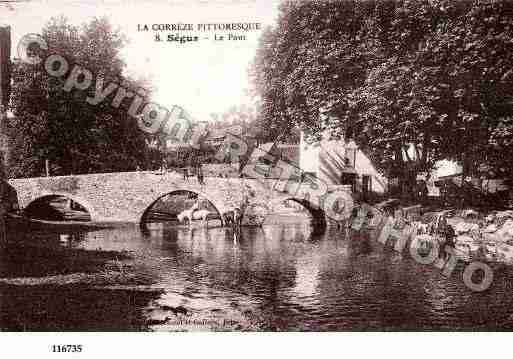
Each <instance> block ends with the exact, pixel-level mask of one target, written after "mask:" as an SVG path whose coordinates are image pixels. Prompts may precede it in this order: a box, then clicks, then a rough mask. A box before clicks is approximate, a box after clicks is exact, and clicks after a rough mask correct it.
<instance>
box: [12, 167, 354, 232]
mask: <svg viewBox="0 0 513 359" xmlns="http://www.w3.org/2000/svg"><path fill="white" fill-rule="evenodd" d="M9 183H10V184H11V185H12V186H13V187H14V189H15V190H16V192H17V195H18V204H19V208H21V209H24V208H26V207H27V206H28V205H29V204H30V203H32V202H33V201H35V200H38V199H41V198H43V197H46V196H55V195H58V196H65V197H68V198H70V199H72V200H73V201H75V202H77V203H79V204H80V205H82V206H83V207H84V208H86V209H87V211H88V212H89V214H90V216H91V220H92V221H94V222H135V223H139V222H141V221H142V219H143V217H144V215H145V213H146V211H147V210H148V209H149V208H150V207H151V206H152V204H154V203H155V202H156V201H157V200H158V199H160V198H162V197H163V196H166V195H168V194H170V193H173V192H175V191H190V192H194V193H197V194H198V195H199V196H201V197H202V198H204V199H206V200H208V201H209V202H210V203H211V204H212V205H213V206H214V207H215V208H216V209H217V211H218V212H219V213H220V214H221V213H223V212H225V211H226V210H229V209H231V208H234V207H239V208H243V207H242V204H243V203H247V205H246V206H245V207H244V208H246V210H245V213H244V215H243V223H244V224H247V225H260V224H262V223H263V221H264V219H265V216H266V215H269V213H272V212H273V211H274V210H275V208H276V207H277V206H278V205H279V204H280V203H283V201H285V200H294V201H296V202H298V203H301V204H302V205H303V206H304V207H306V208H307V209H308V210H309V211H310V212H311V214H312V216H313V218H314V220H315V221H317V223H319V224H322V225H326V224H327V223H329V222H331V221H330V220H326V218H327V217H326V213H325V211H324V208H323V205H322V204H320V203H321V202H319V201H318V200H316V199H314V197H313V196H316V195H317V194H316V193H310V192H312V191H315V186H313V187H312V188H311V189H308V188H309V187H308V188H307V190H306V191H304V190H303V191H302V192H301V193H300V194H299V195H298V191H297V187H298V184H296V185H293V186H290V183H286V182H277V181H276V180H274V181H272V180H265V181H260V180H257V179H246V178H217V177H215V178H214V177H211V178H209V177H207V178H205V180H204V184H200V183H199V182H198V180H197V179H196V178H189V179H187V180H186V179H184V178H183V175H181V174H178V173H176V172H166V173H160V172H119V173H102V174H87V175H73V176H59V177H39V178H23V179H12V180H9ZM286 185H288V187H294V188H295V189H294V190H293V191H294V192H295V193H292V192H293V191H292V190H291V189H290V188H286V187H287V186H286ZM302 187H303V188H306V187H305V186H302ZM279 188H281V189H279ZM308 191H310V192H308ZM337 191H338V192H339V194H338V195H337V198H339V199H340V198H342V200H343V202H344V204H343V205H342V207H343V211H344V216H347V215H348V214H349V213H350V210H351V209H352V206H353V202H352V198H351V196H350V194H349V193H347V192H345V189H344V190H342V192H341V190H340V189H338V190H337ZM331 197H333V196H331ZM316 198H317V197H316ZM329 202H330V205H333V201H332V200H331V201H329ZM338 205H339V207H340V203H339V204H338Z"/></svg>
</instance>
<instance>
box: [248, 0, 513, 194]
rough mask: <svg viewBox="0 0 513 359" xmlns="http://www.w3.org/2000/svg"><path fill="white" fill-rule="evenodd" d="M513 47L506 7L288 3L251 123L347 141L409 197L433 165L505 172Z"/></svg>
mask: <svg viewBox="0 0 513 359" xmlns="http://www.w3.org/2000/svg"><path fill="white" fill-rule="evenodd" d="M512 38H513V4H512V3H511V2H508V1H506V0H496V1H486V2H485V1H474V2H471V1H462V2H452V1H446V0H429V1H428V0H422V1H407V0H404V1H399V0H397V1H392V0H389V1H376V0H375V1H371V0H368V1H341V0H340V1H337V0H333V1H326V2H317V1H309V0H303V1H286V2H284V3H283V4H282V6H281V8H280V16H279V18H278V24H277V25H276V26H275V27H274V28H270V29H267V30H266V31H265V32H264V34H263V35H262V38H261V40H260V45H259V48H258V50H257V54H256V57H255V61H254V64H253V66H252V69H251V75H252V82H253V93H254V95H255V96H256V97H257V98H258V100H259V103H260V117H259V121H260V122H261V123H262V124H263V126H262V127H263V128H268V129H269V131H270V132H274V133H276V132H277V131H281V132H287V131H290V130H291V128H293V127H294V126H297V127H300V128H301V129H303V130H305V131H306V132H307V134H309V136H310V137H312V138H314V139H316V138H318V137H319V136H320V134H321V133H323V132H325V131H326V130H329V132H330V133H331V134H332V136H334V137H340V136H345V137H352V138H354V139H355V140H356V141H357V143H358V144H359V145H360V147H361V148H362V149H363V150H364V151H366V152H367V153H369V155H370V156H371V157H372V158H373V159H374V160H375V164H376V165H377V167H378V168H379V169H381V171H382V172H385V173H386V174H387V175H389V176H399V177H402V178H403V179H405V180H404V183H405V184H406V185H407V186H410V187H411V185H412V184H414V183H415V177H416V174H417V173H418V172H419V171H429V170H430V169H431V168H432V166H433V164H434V163H435V162H436V161H437V160H439V159H454V160H457V161H459V162H460V163H462V164H463V165H464V169H465V172H466V173H468V174H472V175H473V174H477V172H478V168H479V167H480V165H481V164H483V163H487V164H492V166H493V167H494V168H495V169H496V170H499V169H500V168H503V169H504V168H506V167H507V166H506V163H505V161H504V158H507V157H504V156H503V155H504V154H510V153H511V149H510V146H509V144H511V143H512V139H511V135H512V133H513V131H512V128H511V124H512V123H511V113H512V100H511V99H512V95H513V93H512V92H513V86H512V83H511V81H513V61H512V60H513V58H512V56H513V51H512V50H513V42H512V41H511V39H512ZM413 154H415V156H413ZM412 157H414V158H412ZM509 167H511V166H509ZM506 172H508V171H502V173H504V174H506ZM509 172H510V174H509V176H511V171H509ZM405 192H412V191H411V188H405Z"/></svg>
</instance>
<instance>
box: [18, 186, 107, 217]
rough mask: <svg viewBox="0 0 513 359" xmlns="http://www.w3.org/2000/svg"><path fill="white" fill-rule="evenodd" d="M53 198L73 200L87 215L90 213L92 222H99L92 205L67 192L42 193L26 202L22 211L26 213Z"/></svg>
mask: <svg viewBox="0 0 513 359" xmlns="http://www.w3.org/2000/svg"><path fill="white" fill-rule="evenodd" d="M52 197H64V198H68V199H71V200H72V201H73V202H76V203H78V204H79V205H80V206H82V207H83V208H84V209H85V210H86V211H87V213H89V216H90V217H91V218H90V220H91V222H94V221H97V220H98V218H99V216H98V212H97V211H96V209H95V208H94V207H93V206H92V205H91V203H90V202H89V201H87V200H85V199H84V198H82V197H80V196H76V195H74V194H70V193H67V192H42V193H39V194H37V195H36V196H33V197H31V198H30V199H29V200H27V201H26V204H25V205H24V206H23V208H22V210H23V211H26V210H27V209H30V207H31V206H33V205H35V204H36V203H37V202H39V201H43V200H44V199H50V198H52Z"/></svg>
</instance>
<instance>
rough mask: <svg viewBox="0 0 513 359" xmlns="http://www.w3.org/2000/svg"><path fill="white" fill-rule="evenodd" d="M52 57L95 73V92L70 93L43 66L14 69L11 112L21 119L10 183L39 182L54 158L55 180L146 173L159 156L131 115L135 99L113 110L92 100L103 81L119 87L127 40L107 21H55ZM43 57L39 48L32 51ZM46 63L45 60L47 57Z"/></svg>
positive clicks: (50, 35)
mask: <svg viewBox="0 0 513 359" xmlns="http://www.w3.org/2000/svg"><path fill="white" fill-rule="evenodd" d="M42 35H43V37H44V38H45V39H46V41H47V43H48V45H49V49H48V53H56V54H59V55H61V56H64V57H65V58H66V60H67V61H68V63H69V64H70V69H69V71H71V69H72V68H73V66H74V64H78V65H80V66H83V67H85V68H87V69H89V70H90V71H91V72H92V73H93V82H92V85H91V86H90V87H89V89H87V90H85V91H82V90H76V89H75V90H72V91H70V92H66V91H64V90H63V84H64V81H65V79H66V77H67V75H65V76H63V78H62V79H61V78H55V77H51V76H49V75H48V74H47V73H46V71H45V69H44V67H43V64H42V63H41V64H39V65H31V64H25V63H22V62H15V63H14V64H13V88H12V98H11V107H12V111H13V113H14V115H15V117H14V118H12V119H10V121H9V123H8V132H9V135H10V138H11V153H10V156H9V164H8V168H9V171H10V176H11V177H30V176H39V175H41V174H43V173H44V171H45V160H49V163H50V167H51V174H52V175H66V174H79V173H91V172H110V171H125V170H135V169H136V168H146V167H147V166H148V165H150V164H151V159H152V157H154V154H152V151H151V150H150V149H149V148H148V143H147V139H146V138H145V134H144V132H142V131H140V130H139V129H138V127H137V123H136V121H135V120H134V119H133V118H131V117H130V116H129V114H128V113H127V109H128V106H129V105H130V102H129V101H125V102H123V103H122V104H121V106H120V107H119V108H115V107H112V106H111V102H112V98H113V96H114V94H115V92H114V94H112V95H110V96H109V97H108V98H107V99H106V100H105V101H103V102H101V103H100V104H98V105H95V106H93V105H90V104H88V103H87V102H86V101H85V99H86V97H87V96H92V95H93V94H94V90H95V87H96V80H97V77H96V76H97V75H100V78H102V79H103V86H104V88H105V87H106V86H107V84H109V83H110V82H116V83H119V81H120V79H122V78H123V74H124V73H123V71H124V69H125V64H124V63H123V61H122V60H121V57H120V50H121V49H122V48H123V46H124V45H125V42H126V41H125V39H124V37H123V36H122V35H121V34H120V33H119V32H118V31H116V30H114V29H113V28H112V26H111V25H110V24H109V22H108V21H107V20H106V19H95V20H93V21H91V22H90V23H88V24H84V25H83V26H82V27H80V28H78V27H76V26H73V25H70V24H69V23H68V22H67V21H66V19H64V18H54V19H52V20H51V21H50V22H49V23H48V24H47V25H46V26H45V28H44V29H43V32H42ZM33 50H34V51H39V50H40V49H39V50H38V49H33ZM42 57H43V58H44V54H43V56H42ZM124 81H125V84H124V85H125V86H126V87H128V88H129V89H133V90H136V89H138V88H139V87H142V85H143V83H142V82H141V81H134V80H131V79H126V78H125V80H124Z"/></svg>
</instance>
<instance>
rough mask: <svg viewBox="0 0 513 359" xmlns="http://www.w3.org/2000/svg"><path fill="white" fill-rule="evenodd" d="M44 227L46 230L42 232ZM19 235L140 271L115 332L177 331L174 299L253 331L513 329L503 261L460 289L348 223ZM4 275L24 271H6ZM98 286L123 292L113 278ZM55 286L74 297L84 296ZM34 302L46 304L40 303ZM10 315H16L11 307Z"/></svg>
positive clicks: (457, 282)
mask: <svg viewBox="0 0 513 359" xmlns="http://www.w3.org/2000/svg"><path fill="white" fill-rule="evenodd" d="M52 236H53V237H54V239H52V240H49V238H50V237H52ZM27 239H30V241H31V243H39V244H37V245H38V246H40V247H39V248H42V246H48V245H49V244H50V243H51V246H53V247H54V248H58V247H59V248H67V249H69V250H73V251H82V253H86V254H87V253H94V255H93V257H94V258H96V255H97V254H98V253H110V254H113V255H112V256H110V257H108V256H107V257H104V258H102V261H98V260H97V261H96V262H94V263H95V265H96V266H97V270H104V268H105V266H107V267H108V266H109V265H110V266H111V267H112V261H122V263H123V264H122V267H123V268H128V269H126V270H127V271H132V272H134V273H135V274H136V275H141V274H144V278H145V281H144V286H143V287H144V288H145V289H144V290H146V292H145V293H153V294H152V295H149V294H148V295H146V296H143V297H144V298H145V299H144V300H138V301H137V304H134V305H133V306H132V307H131V308H132V309H131V314H128V313H126V315H129V316H131V318H133V319H134V320H133V321H132V322H127V320H126V318H125V319H123V320H121V319H119V320H116V318H115V317H112V316H110V317H108V318H109V322H108V325H107V324H105V323H104V324H105V326H106V327H107V328H115V329H118V330H123V329H127V328H131V329H134V328H138V329H145V328H146V329H147V328H151V329H157V330H158V329H162V330H176V329H180V328H177V324H176V323H174V322H173V321H174V320H175V318H179V314H177V313H176V308H185V309H186V310H187V315H189V316H191V318H209V319H212V318H214V319H215V320H218V321H223V320H224V321H233V322H237V323H243V322H246V323H251V326H249V327H247V328H249V329H250V330H257V329H269V330H413V329H420V330H423V329H425V330H428V329H473V328H477V329H511V328H512V327H513V325H512V321H511V319H510V315H511V314H512V313H511V311H512V309H513V299H511V296H510V295H509V291H510V289H511V283H512V282H513V281H512V279H513V278H512V275H511V271H510V269H509V268H505V267H503V268H500V272H499V273H500V275H499V276H498V277H496V278H497V280H496V281H495V282H494V285H493V286H492V288H491V289H490V290H489V291H487V292H484V293H472V292H470V291H469V290H468V289H467V288H466V287H465V286H464V284H463V282H462V280H461V271H457V272H456V273H455V274H454V275H453V276H452V277H451V278H446V277H444V276H442V275H441V273H440V272H439V271H438V270H437V269H436V268H432V267H430V266H422V265H420V264H417V263H416V262H414V261H412V260H411V259H410V258H409V257H408V256H407V255H401V254H398V253H396V252H395V251H393V250H392V249H388V248H384V247H383V246H382V245H381V244H379V243H377V242H376V241H375V240H374V239H373V237H372V235H371V234H370V233H356V232H350V233H349V236H347V235H346V233H345V232H344V231H337V230H335V229H329V230H328V231H327V232H326V233H325V234H324V235H322V236H316V235H314V234H313V232H312V228H311V226H309V225H308V223H306V224H305V223H304V222H303V221H299V222H294V221H288V222H287V221H284V222H282V223H281V224H273V225H266V226H264V227H263V228H243V229H242V231H241V232H240V233H237V232H234V231H233V230H232V229H230V228H210V229H206V228H203V227H192V228H188V227H183V226H182V227H176V226H169V225H165V224H150V225H148V226H147V230H146V231H145V232H144V233H141V231H140V229H139V228H138V227H137V226H126V227H118V228H109V229H102V230H99V231H94V232H78V234H71V233H55V234H48V233H46V234H44V233H30V234H27V235H25V237H24V241H26V240H27ZM120 254H125V256H124V257H121V256H120ZM24 260H26V258H23V257H19V258H17V259H16V260H15V261H14V260H11V261H10V262H9V263H11V264H10V265H12V266H15V265H18V266H19V265H20V262H23V261H24ZM47 260H48V258H47ZM52 260H54V261H60V260H62V259H60V258H59V257H54V258H52ZM109 263H110V264H109ZM8 266H9V265H8ZM86 267H87V266H86ZM72 268H73V271H74V272H81V271H83V270H84V268H82V267H81V266H78V267H77V266H73V267H72ZM109 268H110V267H109ZM88 270H91V269H90V268H89V269H88ZM120 271H125V269H122V270H120ZM46 274H48V273H46ZM51 274H55V273H53V272H52V273H51ZM2 275H3V278H7V277H16V276H23V275H26V274H24V273H22V272H19V273H13V272H12V271H11V272H9V270H4V271H3V273H2ZM28 275H29V276H34V273H33V272H31V273H30V274H28ZM41 275H45V273H44V271H43V272H42V274H41ZM138 283H139V282H138ZM143 287H141V285H140V283H139V284H137V285H136V284H131V285H127V284H125V285H124V286H123V288H122V289H123V290H127V291H128V292H126V293H125V294H123V295H125V296H126V295H128V296H133V295H134V294H133V293H136V292H137V293H138V291H139V290H141V288H143ZM104 288H105V289H107V288H111V289H113V288H117V289H116V290H121V289H120V287H119V286H109V285H107V286H104ZM40 289H41V288H40V287H37V286H32V287H23V291H24V292H25V293H32V294H31V295H29V297H30V298H33V300H35V299H34V298H35V297H34V296H33V295H35V294H34V293H36V292H38V291H40ZM18 290H21V289H20V288H18ZM97 290H98V289H97ZM0 292H1V293H2V294H1V295H2V296H3V297H4V299H5V300H14V301H15V302H16V299H13V296H15V295H14V294H12V293H15V292H16V290H15V289H13V287H12V286H9V287H5V286H4V287H2V286H1V285H0ZM6 293H7V294H6ZM9 293H10V294H9ZM63 293H64V294H63V295H69V296H71V297H73V298H74V299H73V300H78V299H77V298H75V296H82V295H85V294H84V293H82V292H76V293H75V292H71V291H69V292H66V291H64V292H63ZM102 293H103V292H101V291H100V292H99V293H97V295H98V298H102V299H101V300H100V299H97V300H96V302H95V303H96V305H98V306H100V307H102V306H105V307H108V306H109V304H108V302H109V300H110V299H109V300H104V299H105V298H103V297H102V296H103V295H105V296H107V297H108V298H111V296H110V294H109V295H107V294H106V293H107V292H105V293H103V294H102ZM108 293H110V292H108ZM156 293H158V294H156ZM85 296H86V297H87V295H85ZM15 297H17V296H15ZM71 297H70V298H71ZM125 299H126V298H125ZM88 300H91V299H88ZM121 302H123V300H121ZM27 305H29V303H27ZM40 305H43V306H49V307H52V305H53V304H52V303H51V301H47V302H44V304H40ZM60 310H63V311H66V310H67V309H66V308H65V307H64V308H61V309H60ZM105 310H107V309H105ZM477 311H479V312H477ZM5 313H7V314H4V317H3V318H2V321H3V327H7V328H8V327H9V325H6V324H5V323H10V322H9V321H10V320H12V318H10V315H11V314H9V313H10V312H9V310H7V311H6V312H5ZM83 313H85V314H84V315H87V316H89V315H92V314H90V313H89V312H87V311H85V312H83ZM16 315H17V316H18V319H17V320H21V321H22V322H23V318H22V319H19V313H17V314H16ZM6 316H7V317H6ZM511 318H513V317H511ZM28 322H30V321H28ZM171 322H173V325H171V324H170V323H171ZM38 323H39V324H38V325H41V326H43V324H42V322H38ZM65 324H66V325H63V327H65V328H71V329H77V328H78V329H79V330H80V329H84V328H87V327H88V325H89V324H90V325H91V329H94V328H93V327H95V328H97V327H98V326H101V324H99V323H98V322H97V320H96V321H95V320H94V319H91V321H90V322H88V321H87V320H86V319H84V322H81V324H80V325H78V324H77V323H65ZM152 324H155V325H152ZM148 325H149V327H148ZM206 329H208V328H207V327H201V330H206ZM221 329H223V328H221ZM236 329H237V327H236ZM239 329H240V328H239Z"/></svg>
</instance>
